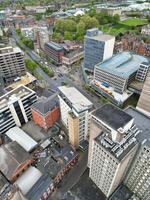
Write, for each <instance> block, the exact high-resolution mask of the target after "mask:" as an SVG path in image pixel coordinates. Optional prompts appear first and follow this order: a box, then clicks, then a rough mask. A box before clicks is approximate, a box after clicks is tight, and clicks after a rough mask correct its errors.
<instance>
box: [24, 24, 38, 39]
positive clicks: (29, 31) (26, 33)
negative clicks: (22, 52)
mask: <svg viewBox="0 0 150 200" xmlns="http://www.w3.org/2000/svg"><path fill="white" fill-rule="evenodd" d="M21 33H22V35H23V36H24V37H26V38H29V39H31V40H34V38H35V36H34V27H28V28H21Z"/></svg>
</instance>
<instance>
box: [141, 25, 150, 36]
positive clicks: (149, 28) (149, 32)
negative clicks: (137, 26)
mask: <svg viewBox="0 0 150 200" xmlns="http://www.w3.org/2000/svg"><path fill="white" fill-rule="evenodd" d="M141 34H142V35H150V24H148V25H146V26H143V27H142V30H141Z"/></svg>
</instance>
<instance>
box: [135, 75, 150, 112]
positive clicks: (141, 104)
mask: <svg viewBox="0 0 150 200" xmlns="http://www.w3.org/2000/svg"><path fill="white" fill-rule="evenodd" d="M149 97H150V73H148V75H147V78H146V81H145V83H144V86H143V89H142V93H141V95H140V98H139V101H138V104H137V107H136V108H137V109H138V110H139V111H141V112H143V113H145V114H146V115H148V116H150V98H149Z"/></svg>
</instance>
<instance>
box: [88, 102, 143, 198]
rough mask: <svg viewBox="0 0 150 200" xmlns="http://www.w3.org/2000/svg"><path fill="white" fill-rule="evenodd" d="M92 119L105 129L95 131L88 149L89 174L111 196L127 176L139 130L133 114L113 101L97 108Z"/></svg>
mask: <svg viewBox="0 0 150 200" xmlns="http://www.w3.org/2000/svg"><path fill="white" fill-rule="evenodd" d="M92 119H93V120H94V121H95V123H96V124H97V126H99V127H100V129H101V130H102V131H100V132H99V130H98V132H96V133H97V134H98V133H99V134H98V136H96V135H95V137H93V141H92V145H91V147H90V148H91V149H90V150H89V151H90V154H91V155H90V157H89V162H88V163H89V168H90V174H89V177H90V178H91V179H92V180H93V182H94V183H95V184H96V185H97V186H98V187H99V189H100V190H101V191H102V192H103V193H104V194H105V195H106V197H109V196H110V195H111V194H112V193H113V192H114V191H115V190H116V188H117V187H118V186H119V185H120V184H121V183H122V181H123V180H124V178H125V175H126V173H127V170H128V168H129V165H130V163H131V161H132V160H133V156H134V155H135V153H136V150H137V147H138V142H137V139H136V136H137V134H138V133H139V132H140V130H139V129H138V128H137V127H136V125H134V124H133V121H134V118H132V116H130V115H129V114H127V113H125V112H124V111H122V110H121V109H119V108H117V107H114V106H113V105H111V104H106V105H104V106H102V107H101V108H99V109H97V110H96V111H94V112H93V114H92Z"/></svg>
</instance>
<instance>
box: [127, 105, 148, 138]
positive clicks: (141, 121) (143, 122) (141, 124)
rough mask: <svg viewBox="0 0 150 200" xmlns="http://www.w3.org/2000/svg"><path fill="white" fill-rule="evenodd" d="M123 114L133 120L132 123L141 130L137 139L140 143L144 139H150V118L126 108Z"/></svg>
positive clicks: (131, 108) (133, 109)
mask: <svg viewBox="0 0 150 200" xmlns="http://www.w3.org/2000/svg"><path fill="white" fill-rule="evenodd" d="M125 112H126V113H127V114H129V115H130V116H132V117H133V118H134V123H135V124H136V126H137V127H138V128H139V129H141V130H142V133H141V134H139V135H138V136H137V139H138V140H139V141H140V142H142V141H143V140H144V139H145V138H146V139H148V138H150V117H148V116H147V115H145V114H144V113H142V112H140V111H139V110H137V109H135V108H133V107H128V108H126V109H125Z"/></svg>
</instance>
